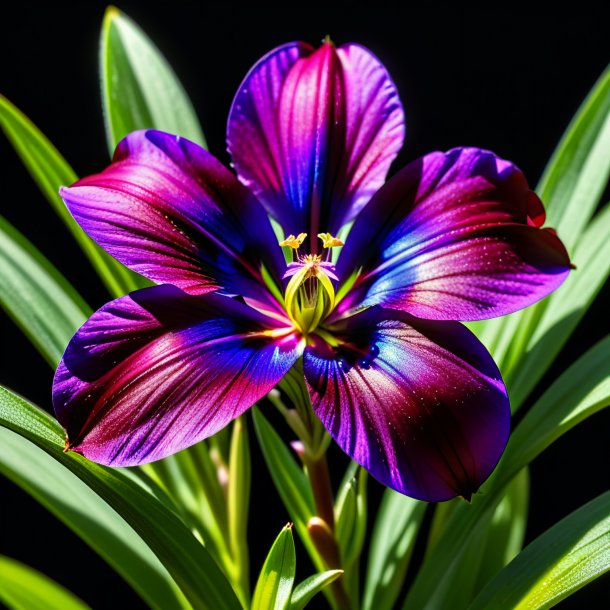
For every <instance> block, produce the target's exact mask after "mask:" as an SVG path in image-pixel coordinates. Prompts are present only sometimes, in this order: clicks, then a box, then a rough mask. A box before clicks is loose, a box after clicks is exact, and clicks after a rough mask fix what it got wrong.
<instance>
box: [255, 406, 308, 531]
mask: <svg viewBox="0 0 610 610" xmlns="http://www.w3.org/2000/svg"><path fill="white" fill-rule="evenodd" d="M253 415H254V428H255V430H256V436H257V438H258V442H259V444H260V447H261V450H262V452H263V456H264V458H265V462H266V464H267V468H269V472H270V474H271V478H272V479H273V483H274V484H275V487H276V489H277V490H278V492H279V494H280V497H281V498H282V500H283V502H284V504H285V506H286V508H287V509H288V513H289V515H290V518H291V519H293V520H294V521H295V524H297V525H302V526H303V527H304V528H305V531H307V522H308V521H309V519H310V518H311V517H313V516H314V515H315V514H316V513H315V506H314V501H313V496H312V493H311V487H310V485H309V482H308V481H307V477H306V476H305V474H304V473H303V470H302V468H301V467H300V466H299V465H298V464H297V462H296V460H295V459H294V457H293V456H292V454H291V453H290V451H289V450H288V449H287V448H286V445H285V444H284V442H283V441H282V439H281V438H280V437H279V435H278V434H277V432H276V431H275V430H274V429H273V428H272V427H271V424H270V423H269V422H268V421H267V420H266V419H265V417H264V416H263V414H262V413H261V411H260V410H259V409H258V407H255V408H254V410H253Z"/></svg>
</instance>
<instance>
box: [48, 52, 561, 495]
mask: <svg viewBox="0 0 610 610" xmlns="http://www.w3.org/2000/svg"><path fill="white" fill-rule="evenodd" d="M403 136H404V117H403V111H402V106H401V103H400V100H399V98H398V94H397V91H396V87H395V86H394V84H393V82H392V80H391V79H390V77H389V75H388V73H387V72H386V70H385V68H384V67H383V66H382V64H381V63H380V62H379V60H378V59H377V58H376V57H375V56H374V55H372V54H371V53H370V52H369V51H368V50H366V49H364V48H363V47H361V46H358V45H354V44H348V45H344V46H342V47H339V48H336V47H335V46H334V45H333V44H332V43H330V42H325V43H324V44H323V45H322V46H321V47H320V48H318V49H317V50H316V49H314V48H312V47H310V46H309V45H306V44H304V43H292V44H287V45H284V46H281V47H279V48H277V49H275V50H273V51H272V52H271V53H269V54H268V55H266V56H265V57H263V58H262V59H261V60H260V61H259V62H258V63H257V64H256V65H255V66H254V67H253V68H252V70H251V71H250V73H249V74H248V75H247V77H246V79H245V80H244V82H243V83H242V84H241V86H240V88H239V90H238V92H237V95H236V97H235V100H234V102H233V106H232V108H231V112H230V117H229V121H228V147H229V152H230V154H231V156H232V158H233V163H234V166H235V170H236V172H237V177H236V176H235V175H234V174H233V173H231V172H230V171H229V170H227V169H226V168H224V167H223V166H222V165H221V164H220V163H219V162H218V161H217V160H216V159H215V158H214V157H213V156H212V155H211V154H209V153H208V152H206V151H205V150H203V149H202V148H200V147H199V146H197V145H196V144H194V143H192V142H189V141H187V140H185V139H183V138H181V137H179V136H174V135H170V134H167V133H162V132H160V131H155V130H147V131H139V132H135V133H132V134H130V135H128V136H127V137H126V138H125V139H124V140H122V142H121V143H120V144H119V145H118V147H117V150H116V153H115V155H114V159H113V162H112V164H111V165H110V166H109V167H108V168H107V169H105V170H104V171H103V172H101V173H100V174H97V175H94V176H90V177H87V178H84V179H82V180H79V181H78V182H76V183H75V184H74V185H72V186H71V187H69V188H63V189H62V191H61V195H62V197H63V199H64V201H65V202H66V204H67V206H68V207H69V209H70V211H71V213H72V214H73V216H74V218H75V219H76V220H77V221H78V223H79V224H80V225H81V226H82V228H83V229H84V230H85V231H86V232H87V233H88V234H89V235H90V236H91V237H92V238H93V239H94V240H95V241H97V243H98V244H100V245H101V246H102V247H103V248H104V249H105V250H106V251H107V252H109V253H110V254H111V255H112V256H114V257H115V258H117V259H118V260H119V261H121V262H122V263H124V264H125V265H127V266H128V267H130V268H131V269H133V270H134V271H137V272H138V273H140V274H142V275H143V276H145V277H147V278H149V279H150V280H152V281H153V282H155V283H157V284H159V285H157V286H154V287H151V288H145V289H143V290H139V291H136V292H134V293H132V294H129V295H127V296H124V297H122V298H119V299H116V300H114V301H112V302H110V303H108V304H107V305H104V306H103V307H102V308H101V309H100V310H98V311H97V312H96V313H94V314H93V315H92V316H91V318H90V319H89V320H88V321H87V322H86V323H85V324H84V325H83V326H82V327H81V328H80V330H79V331H78V332H77V333H76V335H75V336H74V338H73V339H72V340H71V341H70V344H69V345H68V347H67V349H66V352H65V354H64V356H63V359H62V361H61V363H60V365H59V368H58V370H57V373H56V376H55V380H54V388H53V402H54V407H55V410H56V414H57V417H58V419H59V421H60V422H61V423H62V424H63V426H64V427H65V428H66V430H67V436H68V441H67V444H68V447H69V448H70V449H73V450H75V451H78V452H80V453H82V454H84V455H85V456H86V457H88V458H89V459H91V460H94V461H96V462H100V463H103V464H109V465H115V466H129V465H136V464H141V463H144V462H148V461H152V460H157V459H160V458H162V457H165V456H167V455H169V454H172V453H175V452H177V451H179V450H181V449H183V448H185V447H188V446H189V445H192V444H193V443H196V442H198V441H200V440H202V439H203V438H206V437H208V436H210V435H212V434H214V433H215V432H217V431H219V430H220V429H221V428H223V427H224V426H226V425H227V424H228V423H229V422H230V421H231V420H232V419H234V418H235V417H237V416H239V415H240V414H241V413H243V412H244V411H246V410H247V409H248V408H249V407H250V406H252V405H253V404H254V403H255V402H256V401H258V400H260V399H261V398H262V397H264V396H265V395H266V394H267V393H268V392H269V391H270V390H271V389H272V388H274V386H275V385H276V384H277V383H278V382H279V381H280V380H281V379H282V378H283V376H284V375H285V374H286V373H287V372H288V371H289V370H290V369H291V367H293V365H294V364H295V363H296V362H297V360H298V359H300V358H302V362H303V371H304V376H305V383H306V386H307V388H308V390H309V393H310V396H311V401H312V406H313V410H314V412H315V413H316V415H317V416H318V417H319V418H320V420H321V421H322V423H323V424H324V426H325V427H326V428H327V430H328V431H329V432H330V434H331V435H332V437H333V438H334V439H335V441H336V442H337V443H338V444H339V445H340V446H341V447H342V449H343V450H344V451H345V452H346V453H347V454H348V455H350V456H351V457H352V458H353V459H354V460H356V461H357V462H359V463H360V464H362V465H363V466H364V467H365V468H366V469H367V470H369V471H370V472H371V473H372V474H373V475H374V476H375V477H376V478H377V479H379V480H380V481H381V482H382V483H384V484H385V485H388V486H390V487H392V488H394V489H396V490H398V491H400V492H403V493H406V494H408V495H411V496H413V497H416V498H421V499H424V500H430V501H440V500H446V499H449V498H452V497H454V496H456V495H462V496H465V497H469V496H470V495H471V494H472V493H473V492H475V491H476V490H477V489H478V488H479V486H480V484H481V483H482V482H483V481H484V480H485V479H486V478H487V477H488V476H489V474H490V472H491V471H492V470H493V468H494V467H495V465H496V463H497V462H498V460H499V458H500V456H501V454H502V452H503V450H504V447H505V445H506V442H507V438H508V434H509V427H510V408H509V402H508V398H507V394H506V390H505V387H504V384H503V382H502V379H501V376H500V373H499V372H498V369H497V367H496V365H495V364H494V362H493V360H492V359H491V357H490V355H489V354H488V352H487V351H486V350H485V348H484V347H483V345H482V344H481V343H480V342H479V341H478V340H477V339H476V338H475V337H474V335H473V334H472V333H471V332H470V331H468V330H467V329H466V328H465V327H464V326H463V325H461V324H460V323H459V322H458V321H468V320H478V319H484V318H489V317H494V316H499V315H503V314H507V313H510V312H513V311H515V310H518V309H520V308H523V307H525V306H527V305H529V304H531V303H533V302H535V301H537V300H539V299H540V298H542V297H544V296H545V295H547V294H548V293H549V292H551V291H552V290H554V289H555V288H557V287H558V286H559V285H560V284H561V283H562V281H563V280H564V279H565V277H566V275H567V274H568V272H569V267H570V262H569V258H568V255H567V253H566V250H565V248H564V247H563V245H562V243H561V241H560V240H559V239H558V238H557V236H556V235H555V233H554V232H553V231H552V230H551V229H543V228H541V227H542V223H543V221H544V208H543V206H542V204H541V202H540V200H539V199H538V198H537V196H536V195H535V194H534V193H533V192H531V191H530V190H529V188H528V185H527V182H526V180H525V178H524V176H523V174H522V173H521V172H520V171H519V170H518V169H517V168H516V167H515V166H514V165H513V164H511V163H509V162H507V161H504V160H502V159H499V158H498V157H496V156H495V155H494V154H493V153H491V152H488V151H484V150H479V149H475V148H458V149H454V150H451V151H449V152H447V153H441V152H435V153H432V154H429V155H427V156H425V157H423V158H421V159H418V160H417V161H414V162H413V163H411V164H410V165H408V166H407V167H405V168H404V169H402V170H400V171H399V172H398V173H397V174H396V175H395V176H394V177H393V178H392V179H390V180H389V181H388V182H387V183H386V184H384V181H385V178H386V174H387V173H388V170H389V167H390V164H391V163H392V161H393V159H394V158H395V156H396V154H397V152H398V150H399V149H400V147H401V146H402V143H403ZM269 217H271V218H273V219H274V221H275V222H276V225H277V226H279V227H280V232H281V233H282V235H281V236H280V238H279V239H278V237H277V236H276V234H275V233H274V230H273V228H272V225H271V223H270V221H269ZM351 223H353V225H352V226H351V229H350V230H349V231H348V230H347V228H349V227H350V225H351ZM335 248H336V249H335ZM339 249H340V252H339ZM285 253H288V262H287V258H285ZM337 253H338V255H337Z"/></svg>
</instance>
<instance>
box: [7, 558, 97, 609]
mask: <svg viewBox="0 0 610 610" xmlns="http://www.w3.org/2000/svg"><path fill="white" fill-rule="evenodd" d="M0 601H3V602H4V603H5V604H6V605H7V606H8V607H9V608H11V609H12V610H87V608H89V606H87V604H85V602H83V601H82V600H80V599H78V597H76V596H75V595H74V594H73V593H70V591H68V590H67V589H65V588H64V587H62V586H61V585H59V584H57V583H56V582H55V581H53V580H51V579H50V578H49V577H48V576H45V575H44V574H41V573H40V572H38V571H37V570H34V569H33V568H30V567H29V566H26V565H24V564H22V563H20V562H18V561H15V560H14V559H10V558H9V557H5V556H4V555H0Z"/></svg>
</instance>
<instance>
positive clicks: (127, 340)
mask: <svg viewBox="0 0 610 610" xmlns="http://www.w3.org/2000/svg"><path fill="white" fill-rule="evenodd" d="M301 352H302V343H301V340H300V339H299V338H298V337H297V336H295V335H294V333H293V332H292V329H291V327H290V324H289V321H288V320H287V319H284V320H283V321H280V320H276V319H272V318H268V317H266V316H263V315H261V314H259V313H257V312H256V311H255V310H253V309H251V308H250V307H247V306H245V305H242V304H240V303H238V302H237V301H234V300H232V299H229V298H227V297H222V296H217V295H204V296H191V295H187V294H185V293H183V292H181V291H180V290H178V289H177V288H174V287H172V286H157V287H154V288H148V289H144V290H140V291H137V292H135V293H132V294H131V295H129V296H126V297H122V298H120V299H117V300H115V301H112V302H111V303H108V304H107V305H105V306H104V307H102V309H100V310H99V311H97V312H96V313H95V314H93V316H92V317H91V318H90V319H89V320H88V321H87V322H86V323H85V324H84V325H83V327H82V328H81V329H80V330H79V331H78V332H77V334H76V335H75V336H74V338H73V339H72V341H71V342H70V344H69V345H68V348H67V350H66V353H65V354H64V358H63V360H62V362H61V364H60V366H59V368H58V370H57V373H56V376H55V381H54V388H53V404H54V407H55V411H56V414H57V417H58V419H59V421H60V422H61V423H62V425H63V426H64V427H65V428H66V430H67V432H68V439H69V441H70V446H71V448H72V449H74V450H76V451H78V452H80V453H83V454H84V455H85V456H86V457H88V458H89V459H92V460H94V461H96V462H99V463H103V464H109V465H115V466H127V465H135V464H141V463H144V462H149V461H153V460H156V459H160V458H162V457H165V456H167V455H170V454H172V453H175V452H177V451H180V450H181V449H184V448H186V447H188V446H190V445H192V444H194V443H196V442H198V441H199V440H201V439H203V438H206V437H208V436H210V435H212V434H214V433H215V432H217V431H218V430H220V429H222V428H223V427H224V426H226V425H227V424H228V423H229V422H230V421H231V420H232V419H234V418H235V417H237V416H238V415H240V414H241V413H243V412H244V411H245V410H246V409H247V408H249V407H250V406H251V405H252V404H253V403H254V402H256V401H257V400H259V399H260V398H261V397H262V396H264V395H265V394H267V393H268V392H269V391H270V390H271V389H272V388H273V387H274V386H275V385H276V384H277V382H278V381H279V380H280V379H281V378H282V377H283V375H284V374H285V373H286V372H287V371H288V369H289V368H290V367H291V366H292V365H293V364H294V362H295V361H296V359H297V358H298V356H299V355H300V353H301Z"/></svg>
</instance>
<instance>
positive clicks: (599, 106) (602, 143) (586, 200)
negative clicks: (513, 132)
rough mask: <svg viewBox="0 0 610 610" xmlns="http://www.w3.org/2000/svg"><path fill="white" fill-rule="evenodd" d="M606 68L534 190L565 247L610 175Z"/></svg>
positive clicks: (609, 95)
mask: <svg viewBox="0 0 610 610" xmlns="http://www.w3.org/2000/svg"><path fill="white" fill-rule="evenodd" d="M608 150H610V68H607V69H606V70H605V71H604V73H603V74H602V75H601V77H600V78H599V80H598V81H597V83H596V84H595V85H594V86H593V89H592V90H591V92H590V93H589V95H588V96H587V98H586V99H585V101H584V102H583V103H582V105H581V107H580V108H579V109H578V112H577V113H576V115H575V116H574V118H573V119H572V121H571V123H570V125H569V126H568V128H567V130H566V132H565V134H564V135H563V137H562V139H561V141H560V142H559V145H558V146H557V149H556V150H555V152H554V153H553V156H552V157H551V160H550V161H549V164H548V165H547V167H546V169H545V171H544V174H543V176H542V178H541V180H540V184H539V185H538V188H537V191H538V194H539V195H540V197H541V199H542V201H543V202H544V203H545V206H546V208H547V211H548V221H547V222H548V225H549V226H552V227H554V228H555V229H556V230H557V232H558V234H559V236H560V237H561V239H562V240H563V242H564V243H565V244H566V246H567V247H568V249H571V248H572V246H574V245H575V244H576V241H577V240H578V237H579V236H580V234H581V232H582V230H583V229H584V227H585V226H586V225H587V223H588V221H589V219H590V218H591V216H592V215H593V212H594V211H595V206H596V205H597V203H598V202H599V198H600V197H601V195H602V193H603V192H604V188H605V186H606V183H607V182H608V177H609V176H610V155H608Z"/></svg>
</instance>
